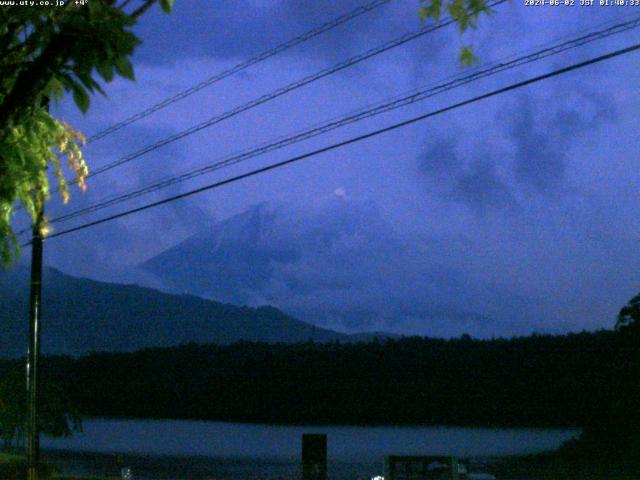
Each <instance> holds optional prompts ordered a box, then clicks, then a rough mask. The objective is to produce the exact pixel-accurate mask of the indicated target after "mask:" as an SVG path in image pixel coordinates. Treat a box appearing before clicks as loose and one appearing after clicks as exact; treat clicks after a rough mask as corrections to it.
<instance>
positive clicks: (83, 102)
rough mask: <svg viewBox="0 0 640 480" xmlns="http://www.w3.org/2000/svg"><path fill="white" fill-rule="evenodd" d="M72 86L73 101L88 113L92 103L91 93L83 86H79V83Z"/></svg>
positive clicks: (83, 111)
mask: <svg viewBox="0 0 640 480" xmlns="http://www.w3.org/2000/svg"><path fill="white" fill-rule="evenodd" d="M72 88H73V101H74V102H76V105H77V106H78V108H79V109H80V111H81V112H82V113H87V110H88V109H89V103H90V99H89V94H88V93H87V91H86V90H85V89H84V88H83V87H81V86H79V85H78V84H77V83H74V84H73V87H72Z"/></svg>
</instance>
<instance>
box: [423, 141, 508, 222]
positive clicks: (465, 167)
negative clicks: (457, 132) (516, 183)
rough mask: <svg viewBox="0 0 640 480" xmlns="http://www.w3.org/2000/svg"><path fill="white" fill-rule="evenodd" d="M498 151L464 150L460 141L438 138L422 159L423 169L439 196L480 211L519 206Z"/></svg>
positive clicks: (482, 148) (489, 148)
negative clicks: (498, 166) (502, 173)
mask: <svg viewBox="0 0 640 480" xmlns="http://www.w3.org/2000/svg"><path fill="white" fill-rule="evenodd" d="M497 162H499V155H498V153H496V152H494V151H492V150H491V147H490V146H487V145H482V146H480V147H478V148H473V149H468V150H467V151H466V152H465V151H463V145H462V142H461V141H460V140H455V139H453V138H452V137H444V138H437V139H436V140H435V141H434V142H433V144H432V145H430V146H429V147H428V148H427V149H426V151H425V152H424V153H423V154H422V155H421V156H420V158H419V168H420V170H421V171H422V172H423V173H424V174H425V175H426V176H427V177H429V178H430V179H431V180H432V182H433V183H434V184H435V187H436V190H437V192H438V193H439V195H440V196H441V197H442V198H443V199H446V200H448V201H453V202H457V203H461V204H463V205H465V206H467V207H468V208H470V209H471V210H473V211H475V212H477V213H480V214H482V213H484V212H486V211H488V210H494V209H502V208H505V207H514V206H516V203H517V202H516V199H515V197H514V195H513V194H512V192H511V188H510V187H509V186H508V185H507V184H506V183H505V182H504V181H503V180H502V179H501V178H500V176H499V175H498V172H497V169H496V166H495V164H496V163H497Z"/></svg>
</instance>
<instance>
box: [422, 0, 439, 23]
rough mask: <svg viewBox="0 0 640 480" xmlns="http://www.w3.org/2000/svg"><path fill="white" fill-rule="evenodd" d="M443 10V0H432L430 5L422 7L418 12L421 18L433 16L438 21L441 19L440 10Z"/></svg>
mask: <svg viewBox="0 0 640 480" xmlns="http://www.w3.org/2000/svg"><path fill="white" fill-rule="evenodd" d="M441 10H442V0H431V2H430V3H429V5H428V6H426V7H420V9H419V10H418V13H419V15H420V19H421V20H426V19H427V18H433V19H434V20H435V21H436V22H437V21H438V20H439V19H440V11H441Z"/></svg>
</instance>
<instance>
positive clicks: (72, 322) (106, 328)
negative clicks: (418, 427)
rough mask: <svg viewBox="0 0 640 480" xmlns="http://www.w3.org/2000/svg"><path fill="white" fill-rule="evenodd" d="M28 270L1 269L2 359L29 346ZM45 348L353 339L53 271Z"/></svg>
mask: <svg viewBox="0 0 640 480" xmlns="http://www.w3.org/2000/svg"><path fill="white" fill-rule="evenodd" d="M28 279H29V274H28V270H27V269H26V267H24V266H19V267H17V268H14V269H12V270H9V271H8V272H2V273H0V292H2V296H1V298H2V309H0V331H2V335H1V336H0V357H6V356H19V355H23V354H24V353H25V351H26V345H27V312H28V292H29V289H28V284H27V282H28ZM42 311H43V325H42V328H43V332H44V334H43V336H42V349H43V352H44V353H62V354H73V355H77V354H82V353H87V352H91V351H133V350H138V349H141V348H146V347H160V346H175V345H181V344H185V343H189V342H196V343H218V344H229V343H234V342H237V341H239V340H248V341H262V342H269V343H276V342H283V343H293V342H304V341H307V340H314V341H317V342H326V341H331V340H340V341H353V340H359V339H365V338H370V337H367V336H366V335H363V336H358V337H357V338H355V337H354V338H353V339H351V338H350V337H349V336H348V335H345V334H341V333H338V332H334V331H330V330H326V329H321V328H318V327H315V326H313V325H310V324H308V323H304V322H301V321H299V320H296V319H295V318H292V317H291V316H289V315H286V314H285V313H283V312H281V311H280V310H278V309H276V308H273V307H268V306H266V307H260V308H250V307H238V306H235V305H230V304H222V303H218V302H214V301H211V300H205V299H201V298H198V297H195V296H189V295H170V294H166V293H162V292H159V291H157V290H153V289H149V288H144V287H139V286H136V285H118V284H111V283H104V282H96V281H93V280H88V279H82V278H75V277H71V276H69V275H65V274H63V273H62V272H60V271H58V270H55V269H52V268H46V269H45V271H44V284H43V309H42Z"/></svg>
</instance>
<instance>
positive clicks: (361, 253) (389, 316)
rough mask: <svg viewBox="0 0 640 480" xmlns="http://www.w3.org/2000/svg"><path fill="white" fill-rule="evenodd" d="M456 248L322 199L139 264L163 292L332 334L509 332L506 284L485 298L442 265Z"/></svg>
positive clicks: (240, 218) (372, 210)
mask: <svg viewBox="0 0 640 480" xmlns="http://www.w3.org/2000/svg"><path fill="white" fill-rule="evenodd" d="M461 249H463V247H461V246H460V245H459V244H458V242H457V241H451V240H449V241H444V242H443V241H437V240H434V239H430V238H427V237H416V236H415V235H403V234H401V233H399V232H397V231H396V230H395V229H394V228H393V227H392V225H391V224H390V223H389V222H388V220H387V219H386V218H385V217H384V215H383V213H382V211H381V210H380V208H379V207H378V206H377V205H376V204H374V203H371V202H363V201H354V200H349V199H347V198H345V197H342V196H335V195H331V196H329V197H326V198H324V199H322V200H321V201H317V202H315V203H313V204H311V205H305V206H304V207H300V206H295V207H292V206H289V205H284V204H262V205H258V206H254V207H252V208H250V209H248V210H247V211H245V212H244V213H242V214H240V215H236V216H234V217H231V218H229V219H227V220H225V221H222V222H219V223H217V224H216V225H213V226H212V228H210V229H208V230H207V231H205V232H201V233H200V234H198V235H195V236H193V237H191V238H190V239H188V240H186V241H184V242H182V243H181V244H179V245H177V246H175V247H173V248H171V249H169V250H167V251H166V252H164V253H162V254H160V255H158V256H156V257H154V258H153V259H151V260H150V261H148V262H146V263H144V264H143V265H142V268H143V269H144V270H146V271H147V272H151V273H152V274H154V275H156V276H157V278H158V279H160V281H161V282H162V283H163V284H164V285H165V287H166V288H168V289H170V290H172V291H180V292H188V293H192V294H198V295H203V296H206V297H209V298H213V299H216V300H219V301H223V302H230V303H236V304H249V305H254V306H257V305H263V304H271V305H274V306H276V307H278V308H281V309H284V310H285V311H287V312H289V313H292V314H293V315H295V316H297V317H298V318H300V319H302V320H305V321H310V322H312V323H315V324H318V325H321V326H325V327H330V328H337V329H339V330H346V331H361V330H379V329H386V330H392V331H396V332H401V331H404V332H411V333H422V334H432V335H441V336H452V335H454V336H455V335H460V334H462V333H464V332H469V333H471V334H473V335H477V336H491V335H499V334H500V332H505V331H508V332H512V331H517V327H516V326H514V325H513V324H512V323H513V322H512V320H510V319H509V318H508V316H507V315H506V312H499V311H498V310H499V309H496V308H494V307H492V306H491V304H494V305H495V304H503V305H513V299H511V300H509V299H505V298H502V296H503V295H509V294H508V293H507V292H508V291H509V289H508V288H506V287H505V288H504V289H501V290H500V291H499V292H493V293H490V289H488V288H486V287H485V286H483V285H482V284H481V283H478V282H477V281H475V280H474V279H472V278H470V277H469V276H467V275H466V274H465V273H464V272H463V271H459V270H456V269H455V268H452V267H451V266H449V265H447V264H446V259H447V258H448V257H449V256H450V255H452V254H455V253H454V252H455V251H456V250H461ZM496 297H500V300H497V298H496ZM479 298H481V300H478V299H479ZM513 298H515V295H513ZM520 328H525V329H526V328H527V326H525V325H522V326H521V327H520Z"/></svg>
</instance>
